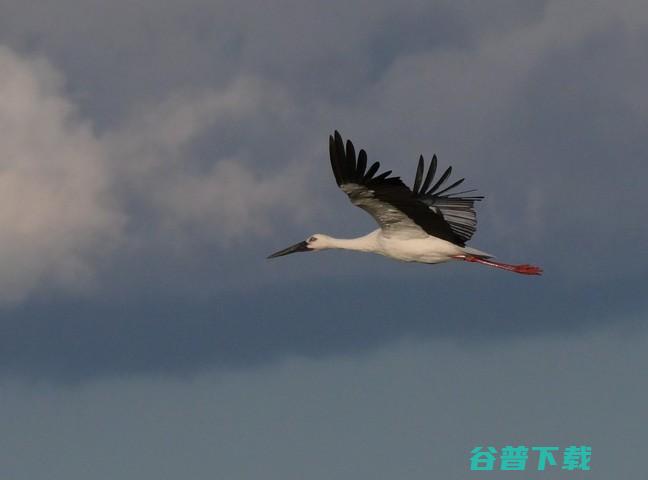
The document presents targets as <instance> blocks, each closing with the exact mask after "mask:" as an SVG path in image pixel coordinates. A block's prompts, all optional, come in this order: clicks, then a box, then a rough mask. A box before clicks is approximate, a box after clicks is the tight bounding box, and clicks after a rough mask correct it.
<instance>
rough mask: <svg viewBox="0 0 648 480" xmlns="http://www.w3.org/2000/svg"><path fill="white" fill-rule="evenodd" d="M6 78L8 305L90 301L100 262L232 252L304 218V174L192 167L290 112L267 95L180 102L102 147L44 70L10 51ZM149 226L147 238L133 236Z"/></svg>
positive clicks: (236, 165) (153, 109)
mask: <svg viewBox="0 0 648 480" xmlns="http://www.w3.org/2000/svg"><path fill="white" fill-rule="evenodd" d="M0 67H1V69H0V71H2V75H1V77H0V125H2V129H1V131H0V150H1V151H2V164H1V166H2V170H1V171H0V204H1V206H0V221H1V222H2V225H3V228H2V232H1V233H0V235H1V241H0V257H1V258H2V261H3V269H2V273H0V303H1V302H10V303H11V302H17V301H21V300H24V299H25V298H26V297H27V296H28V295H30V293H32V292H34V291H36V290H38V289H39V288H42V289H45V290H47V289H51V288H54V289H59V288H60V289H64V290H65V291H67V292H68V293H79V292H80V291H83V290H87V288H88V287H89V286H91V284H92V283H93V281H94V280H95V278H96V274H97V270H98V269H100V268H101V264H102V262H103V263H105V262H106V261H107V260H109V259H111V258H113V257H115V256H119V255H120V253H121V252H123V251H124V250H126V251H127V250H128V249H129V248H136V249H137V248H139V247H141V248H144V249H145V248H147V247H150V246H151V245H152V244H155V239H156V238H160V237H162V238H166V240H167V241H169V237H170V236H171V237H172V238H171V239H170V240H171V243H174V248H185V247H186V245H185V241H189V242H190V243H191V241H192V235H191V234H195V232H197V231H200V232H201V233H200V238H201V239H202V240H203V241H206V242H210V243H214V244H218V245H224V244H226V243H228V242H231V241H232V240H233V239H237V238H240V237H242V236H258V235H264V234H266V235H267V234H268V233H271V232H272V228H271V224H270V223H268V222H267V220H266V218H267V216H268V215H269V213H270V212H272V211H273V210H274V209H277V208H279V207H288V206H289V205H293V204H294V205H295V208H294V211H295V212H299V211H300V210H301V211H302V212H304V208H302V207H303V203H302V207H300V202H298V201H296V198H299V196H300V192H301V191H302V190H301V188H300V185H302V184H303V183H304V182H303V181H301V179H300V177H301V175H303V174H304V171H305V170H304V168H303V167H300V166H298V165H294V166H290V165H288V167H287V168H286V172H285V173H284V172H283V171H279V172H274V173H271V174H269V175H259V174H257V173H254V172H253V171H252V170H251V169H250V168H249V167H247V166H245V156H246V153H245V151H244V149H237V150H235V151H233V152H229V153H223V154H222V155H217V156H215V157H214V158H209V159H208V160H207V161H206V162H204V164H202V165H198V162H196V161H195V159H194V160H192V158H191V156H190V155H187V146H188V145H189V144H190V142H191V141H193V140H195V139H196V138H197V137H199V136H200V135H203V134H205V133H206V132H208V131H209V130H210V129H211V128H213V127H214V126H217V125H218V124H219V123H220V124H223V123H227V122H233V121H245V119H246V118H247V117H249V116H250V115H259V112H261V111H265V112H278V115H281V112H282V111H283V110H284V109H290V102H289V100H288V98H287V97H286V96H285V95H282V93H281V92H280V91H278V90H276V89H274V90H273V89H272V88H271V87H270V86H268V85H264V84H261V83H259V82H258V81H255V80H254V79H253V78H252V79H250V78H241V79H238V80H237V81H236V82H234V83H233V84H232V85H230V86H228V87H226V88H224V89H222V90H219V91H215V90H199V91H191V92H173V93H171V94H170V95H169V97H168V98H167V99H165V100H164V101H163V102H161V103H160V104H155V105H152V106H149V107H148V108H143V109H140V111H138V112H136V113H134V114H133V115H132V117H130V118H129V119H127V120H125V121H124V122H123V124H122V125H119V129H115V130H113V131H110V132H104V133H103V134H102V135H98V134H97V133H96V132H95V131H94V130H93V126H92V123H91V122H90V121H88V120H85V119H83V118H82V116H81V115H80V114H79V111H78V108H77V106H76V105H75V104H74V103H73V102H72V101H71V100H70V99H69V98H67V96H66V94H65V89H64V80H63V76H62V75H61V74H60V73H59V72H58V71H57V70H56V69H55V68H53V67H52V66H51V65H50V64H49V63H48V62H47V61H45V60H44V59H31V58H23V57H21V56H19V55H17V54H16V53H14V52H12V51H11V50H10V49H8V48H6V47H3V48H2V49H0ZM138 208H139V209H138ZM146 215H149V216H150V218H149V219H148V224H149V225H150V226H151V229H150V230H148V231H147V232H146V234H145V235H142V232H141V231H138V229H137V226H136V224H137V222H139V221H146V220H142V217H143V216H146ZM151 219H152V220H151ZM134 225H135V226H134Z"/></svg>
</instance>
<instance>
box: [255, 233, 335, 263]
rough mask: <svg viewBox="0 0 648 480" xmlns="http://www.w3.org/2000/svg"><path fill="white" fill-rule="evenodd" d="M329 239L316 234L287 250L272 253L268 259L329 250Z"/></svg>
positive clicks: (326, 236)
mask: <svg viewBox="0 0 648 480" xmlns="http://www.w3.org/2000/svg"><path fill="white" fill-rule="evenodd" d="M330 238H331V237H329V236H328V235H323V234H321V233H316V234H314V235H311V236H310V237H308V238H307V239H306V240H304V241H303V242H299V243H296V244H294V245H291V246H290V247H288V248H284V249H283V250H279V251H278V252H275V253H273V254H272V255H270V256H269V257H268V258H276V257H282V256H284V255H288V254H289V253H295V252H316V251H318V250H324V249H325V248H329V242H328V240H329V239H330Z"/></svg>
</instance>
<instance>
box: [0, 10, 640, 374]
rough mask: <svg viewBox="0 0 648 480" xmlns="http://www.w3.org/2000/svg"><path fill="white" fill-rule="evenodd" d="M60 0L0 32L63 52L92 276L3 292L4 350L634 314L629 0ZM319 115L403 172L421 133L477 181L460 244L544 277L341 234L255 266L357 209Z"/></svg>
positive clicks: (547, 325)
mask: <svg viewBox="0 0 648 480" xmlns="http://www.w3.org/2000/svg"><path fill="white" fill-rule="evenodd" d="M9 3H11V2H9ZM104 3H105V2H104ZM79 4H80V3H79V2H78V1H77V0H65V2H64V6H63V7H62V6H61V4H57V6H56V8H53V9H52V10H50V11H49V12H47V11H42V10H39V11H38V12H36V11H33V9H26V8H24V7H23V6H22V4H19V3H17V2H16V3H12V10H13V13H14V14H15V15H12V16H11V18H12V20H13V21H14V23H11V24H9V23H10V22H9V21H8V20H7V18H9V17H3V18H1V19H0V27H1V28H0V39H3V40H4V41H5V42H6V43H7V44H8V45H11V46H12V47H13V48H14V51H16V52H20V54H19V58H32V57H33V55H31V54H28V53H27V52H33V51H37V52H39V53H40V54H42V55H45V56H47V58H49V59H50V60H51V61H52V62H53V63H55V64H56V65H57V68H59V69H60V70H61V71H62V72H65V76H66V79H67V80H66V83H65V85H63V86H61V87H60V88H59V90H58V91H57V92H58V96H60V97H61V98H62V99H63V101H64V102H66V103H67V104H69V105H71V106H72V108H73V109H75V110H77V114H76V115H75V117H76V119H77V122H78V123H80V124H88V123H89V122H90V121H91V123H92V125H93V128H91V129H90V128H89V129H88V130H89V131H90V133H89V137H90V138H91V139H92V144H93V145H94V148H95V149H96V150H97V152H98V153H97V158H99V164H100V167H101V171H102V178H104V182H105V185H106V186H105V187H104V188H103V190H102V192H103V193H102V198H107V202H106V203H105V205H108V206H109V208H110V211H112V212H113V213H116V214H117V216H118V217H121V219H122V220H121V223H120V222H116V224H117V225H118V228H116V231H117V236H116V239H117V240H111V241H108V242H107V243H104V244H102V245H100V244H98V243H95V244H91V245H90V246H89V247H88V249H87V250H88V251H89V253H90V254H89V255H86V256H85V257H84V259H85V266H86V269H87V270H88V271H89V272H94V277H95V278H96V283H98V284H99V285H102V286H103V287H104V288H102V289H101V290H100V291H101V296H99V295H94V296H93V295H88V296H87V297H86V298H85V299H83V300H78V299H76V298H75V297H74V296H73V295H69V296H68V295H58V294H54V295H51V296H47V295H33V296H31V297H29V298H27V299H26V300H27V301H26V302H24V303H23V304H22V305H20V306H19V307H16V308H14V309H10V310H7V311H5V312H4V315H3V321H4V322H5V324H6V325H7V326H8V331H10V332H11V333H10V334H8V336H7V338H8V339H11V340H12V341H10V342H8V344H7V345H4V346H3V348H4V350H3V351H4V352H5V356H4V357H3V364H4V365H11V366H13V367H12V368H13V369H14V370H15V371H21V372H26V374H34V375H38V374H43V375H47V374H52V375H55V374H54V373H52V372H54V371H55V372H56V374H58V375H60V376H62V377H65V376H66V375H68V376H71V377H74V376H77V377H83V376H93V375H99V374H102V373H122V372H133V371H137V372H149V371H164V372H168V371H178V370H181V371H192V370H197V369H200V368H203V367H205V366H208V365H221V366H232V365H256V364H260V363H264V362H268V361H270V360H271V359H274V358H278V357H280V356H282V355H289V354H295V353H297V354H304V355H318V354H333V353H336V352H340V351H345V352H348V351H359V350H363V349H365V348H371V347H375V346H376V345H379V344H381V343H382V342H388V341H393V340H394V339H395V338H399V337H400V336H402V335H408V334H416V335H419V336H447V337H451V338H455V339H465V338H470V337H471V336H473V335H476V334H479V335H480V336H481V338H483V339H486V338H489V339H492V338H502V337H507V336H513V335H528V336H533V335H538V334H540V333H547V332H564V331H566V330H578V329H586V328H596V327H597V326H598V325H600V324H603V323H610V322H615V321H616V319H617V318H619V317H620V316H623V318H627V317H629V316H631V315H630V314H636V316H640V314H639V313H638V312H640V311H642V309H644V310H645V302H644V301H643V296H642V295H641V292H640V289H641V287H643V286H645V282H646V267H645V265H646V264H647V257H646V254H645V253H644V252H643V251H642V250H641V248H639V247H637V246H640V245H642V244H643V243H645V237H646V235H647V234H648V231H647V230H646V226H645V225H644V224H643V223H642V222H641V221H640V219H639V217H638V214H639V213H640V212H641V211H642V209H645V208H644V207H645V206H646V198H645V195H644V185H643V179H644V178H645V177H646V174H648V172H647V171H646V164H645V162H644V159H645V158H646V156H647V155H648V142H647V141H646V135H645V125H646V109H645V105H646V102H645V99H646V96H645V95H644V90H645V87H644V86H643V84H644V83H645V81H644V79H645V78H646V75H648V64H647V63H646V60H645V55H642V53H643V52H644V51H645V49H646V45H647V43H646V39H647V38H648V37H647V36H646V33H645V32H646V31H647V29H646V27H647V25H648V10H646V8H645V6H643V3H641V2H636V1H625V2H621V3H614V4H611V3H609V2H580V1H578V2H573V3H569V4H566V3H564V2H553V1H547V2H528V3H527V2H512V1H506V0H501V1H499V2H496V3H489V5H488V6H484V7H480V6H475V5H474V2H446V1H439V2H428V3H425V4H423V3H421V2H416V1H413V2H406V3H405V4H402V3H399V4H398V5H396V4H394V3H392V2H377V3H376V2H371V3H370V4H369V3H363V2H360V3H356V4H353V5H351V6H349V5H346V4H345V5H342V4H341V3H339V4H337V3H335V2H334V3H332V4H331V3H328V4H327V5H326V7H322V6H321V5H317V4H309V3H300V4H299V5H296V4H294V2H285V3H282V4H280V5H273V6H272V7H269V6H267V5H266V4H262V3H261V2H257V3H245V4H241V3H240V2H238V3H236V2H232V3H227V2H224V3H223V2H220V3H213V2H211V3H210V2H204V1H202V0H192V2H190V3H188V4H187V3H183V4H180V3H177V2H175V1H171V0H167V1H164V2H148V1H144V2H139V3H138V4H137V5H136V6H132V5H131V4H128V5H126V3H119V2H117V3H111V4H110V7H106V6H100V5H99V3H97V5H95V7H96V8H97V9H98V10H97V12H99V13H96V14H93V15H88V18H87V19H84V20H87V21H84V22H78V21H76V20H78V18H77V19H75V18H74V17H73V15H80V13H79V12H81V11H82V9H79V8H76V7H78V6H79ZM84 5H85V4H84ZM101 5H103V3H102V4H101ZM85 8H87V6H86V7H85ZM66 10H67V11H69V12H74V13H73V14H72V13H71V14H70V15H71V17H70V18H67V17H66V18H63V17H64V13H62V12H65V11H66ZM50 16H54V17H56V18H58V19H60V22H52V21H50V18H49V17H50ZM3 22H4V24H3ZM68 24H69V25H68ZM88 31H92V32H93V35H88ZM49 70H50V71H51V70H52V69H51V68H50V69H49ZM54 76H56V75H54ZM59 76H60V75H59ZM33 124H37V122H36V121H34V122H33ZM335 128H337V129H339V130H340V131H341V132H342V133H343V134H344V135H345V136H348V137H350V138H352V139H353V140H354V141H355V143H356V145H357V146H358V148H360V147H363V148H366V149H367V151H368V154H369V158H370V159H371V160H378V161H380V162H381V163H382V165H383V166H385V167H386V168H389V169H393V170H394V171H395V172H397V173H399V174H401V175H402V176H403V178H404V179H406V180H407V179H411V178H412V176H413V174H414V167H415V161H416V159H417V158H418V155H419V154H420V153H423V154H424V155H425V156H426V158H429V157H430V156H431V155H432V153H437V154H438V155H439V160H440V163H441V164H442V165H443V166H445V165H448V164H450V165H453V167H454V168H455V170H454V171H455V172H456V173H457V175H458V176H465V177H466V179H467V181H466V184H467V185H469V186H470V187H473V186H474V187H476V188H478V189H479V191H480V193H483V194H485V195H486V200H485V201H484V202H482V204H481V205H480V208H479V229H478V232H477V235H476V236H475V238H474V241H472V242H471V244H472V245H474V246H475V247H477V248H482V249H484V250H486V251H490V252H493V253H494V254H497V255H498V256H499V257H500V258H502V259H503V260H506V261H508V260H510V261H520V262H534V263H538V264H540V265H542V266H543V267H544V268H545V271H546V272H547V273H546V276H545V277H543V278H542V279H535V280H537V281H536V282H534V283H530V282H525V281H524V280H523V279H520V278H511V277H505V276H502V275H504V274H502V273H501V272H488V271H484V269H480V268H479V267H475V266H469V265H446V266H437V267H426V266H419V265H401V264H398V263H395V262H391V263H389V262H387V260H385V259H382V258H380V257H369V256H361V255H354V256H353V257H352V260H351V257H350V256H348V255H345V254H344V253H342V252H335V253H333V252H329V253H328V254H326V253H322V254H319V255H315V254H313V255H309V256H308V257H306V256H304V257H298V256H296V255H295V257H298V258H287V259H285V260H283V261H282V262H276V263H263V259H264V257H265V255H267V254H268V253H269V252H271V251H273V250H276V249H278V248H279V247H282V246H284V245H285V244H288V243H290V242H294V241H296V240H297V239H300V238H305V236H306V235H307V234H309V233H312V232H315V231H322V232H327V233H330V234H333V235H335V236H341V237H345V236H353V235H358V234H362V233H365V232H366V231H368V230H370V229H372V228H375V225H374V223H373V222H372V221H371V219H370V218H369V217H368V216H366V215H365V214H364V213H363V212H361V211H360V210H359V209H353V208H352V207H351V206H349V204H348V201H347V199H346V198H344V195H342V194H341V193H340V192H338V191H337V189H336V188H335V185H334V183H333V181H332V178H331V172H330V168H329V165H328V162H327V161H326V135H327V134H328V133H329V132H330V131H331V130H333V129H335ZM90 204H91V203H90ZM102 205H103V203H102ZM642 242H643V243H642ZM270 243H271V244H272V245H270ZM111 248H112V250H111ZM74 251H75V252H77V250H76V249H75V250H74ZM627 251H631V254H629V255H628V254H626V253H625V252H627ZM103 252H109V253H108V255H107V257H106V256H105V254H104V253H103ZM110 252H112V253H110ZM102 258H103V259H104V260H102ZM625 258H628V259H629V261H628V262H626V261H624V260H623V259H625ZM90 276H91V275H90ZM48 282H49V283H47V282H45V281H44V282H43V285H44V286H45V287H44V288H43V289H42V292H43V293H49V291H48V289H47V287H48V286H49V287H51V285H52V283H51V281H48ZM22 291H23V292H24V291H26V290H25V289H22ZM592 292H597V293H598V295H600V299H593V298H592ZM604 299H605V300H604ZM529 305H533V306H534V307H532V308H529ZM536 305H542V306H543V309H542V310H540V309H539V308H535V306H536ZM88 319H94V323H92V322H88ZM84 322H85V323H84ZM86 323H87V325H85V324H86ZM53 325H55V326H56V327H57V328H59V329H60V332H59V331H56V332H52V330H51V329H52V328H53ZM97 325H101V327H102V330H101V333H99V332H98V327H97ZM82 326H85V328H87V329H86V330H83V333H79V332H80V331H79V329H80V328H82ZM72 332H73V333H74V334H72ZM52 334H59V335H60V336H59V337H56V338H57V342H50V344H47V345H45V344H43V343H42V342H41V343H38V341H37V340H35V338H36V337H38V338H47V339H49V338H50V337H51V335H52ZM77 334H78V337H79V338H78V343H74V342H71V341H70V340H69V337H74V338H75V339H76V338H77V337H76V335H77ZM35 344H38V345H39V348H38V352H36V353H34V351H33V348H34V347H33V345H35ZM20 345H22V346H23V348H22V349H20V348H18V346H20ZM30 345H32V347H29V346H30ZM30 348H31V349H30ZM117 356H118V357H119V359H118V358H116V357H117ZM81 364H82V365H83V367H80V366H79V365H81ZM7 368H8V370H11V369H12V368H10V367H7Z"/></svg>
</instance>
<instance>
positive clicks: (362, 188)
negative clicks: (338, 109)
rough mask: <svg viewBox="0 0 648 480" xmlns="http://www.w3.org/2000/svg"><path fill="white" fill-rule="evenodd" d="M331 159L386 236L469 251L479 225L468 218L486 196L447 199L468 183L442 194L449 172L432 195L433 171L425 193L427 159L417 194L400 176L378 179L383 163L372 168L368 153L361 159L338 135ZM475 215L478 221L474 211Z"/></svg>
mask: <svg viewBox="0 0 648 480" xmlns="http://www.w3.org/2000/svg"><path fill="white" fill-rule="evenodd" d="M329 154H330V158H331V167H332V169H333V174H334V175H335V180H336V182H337V184H338V186H339V187H340V188H341V189H342V191H344V193H346V194H347V195H348V196H349V199H350V200H351V202H352V203H353V204H354V205H356V206H358V207H360V208H362V209H363V210H365V211H366V212H368V213H369V214H370V215H371V216H372V217H373V218H374V219H375V220H376V222H377V223H378V225H380V228H381V229H382V230H383V232H384V234H385V235H388V236H406V237H408V238H424V237H426V236H427V235H433V236H435V237H437V238H441V239H443V240H447V241H449V242H452V243H455V244H457V245H461V246H463V245H464V244H465V242H466V240H468V238H470V235H472V232H474V230H475V228H474V223H473V224H472V230H470V228H471V227H470V222H469V219H468V218H466V216H468V215H469V213H468V212H469V211H471V210H472V205H473V203H474V201H475V200H478V199H481V197H453V196H452V195H453V194H446V195H441V194H443V193H446V192H447V191H448V190H449V189H450V188H454V187H455V186H456V185H458V184H459V183H461V181H463V179H462V180H461V181H460V182H458V183H457V182H456V185H451V186H450V187H449V188H446V189H443V190H441V191H437V190H438V189H439V188H440V187H441V185H442V184H443V182H445V181H446V180H447V177H448V176H449V175H450V173H449V171H446V173H445V174H444V175H443V176H442V178H441V179H440V180H439V181H438V182H437V183H436V184H435V185H434V186H433V187H432V188H431V189H429V190H428V188H429V185H430V183H431V182H432V180H433V177H434V171H431V172H430V171H428V175H427V177H426V179H425V182H424V183H423V186H424V187H425V188H422V189H420V188H419V187H420V186H421V182H422V175H423V165H422V163H421V162H422V159H421V160H419V171H420V172H417V182H416V184H415V191H412V190H410V189H409V188H408V187H407V186H406V185H405V184H404V183H403V181H402V180H401V179H400V177H390V176H389V175H390V174H391V170H390V171H387V172H383V173H381V174H379V175H376V173H377V172H378V169H379V168H380V163H378V162H375V163H373V164H372V165H371V166H370V167H369V168H367V154H366V153H365V151H364V150H360V152H359V153H358V156H357V158H356V154H355V149H354V147H353V143H352V142H351V141H350V140H347V142H346V148H345V145H344V141H343V140H342V137H341V136H340V134H339V133H338V132H337V131H335V134H334V135H333V136H330V137H329ZM435 159H436V157H435ZM433 162H434V163H435V162H436V160H433ZM435 164H436V163H435ZM431 170H432V169H431ZM464 193H465V192H464ZM462 202H463V203H462ZM472 212H473V220H474V210H472ZM446 216H447V218H446ZM462 222H463V223H462ZM466 222H468V223H466ZM468 233H469V234H468Z"/></svg>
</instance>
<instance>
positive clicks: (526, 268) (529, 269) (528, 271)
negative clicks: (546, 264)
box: [454, 255, 542, 275]
mask: <svg viewBox="0 0 648 480" xmlns="http://www.w3.org/2000/svg"><path fill="white" fill-rule="evenodd" d="M454 258H456V259H457V260H464V261H466V262H476V263H481V264H482V265H488V266H489V267H495V268H501V269H502V270H508V271H509V272H515V273H521V274H522V275H542V269H541V268H540V267H536V266H535V265H528V264H524V265H511V264H509V263H501V262H496V261H495V260H490V259H486V258H480V257H474V256H472V255H457V256H456V257H454Z"/></svg>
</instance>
